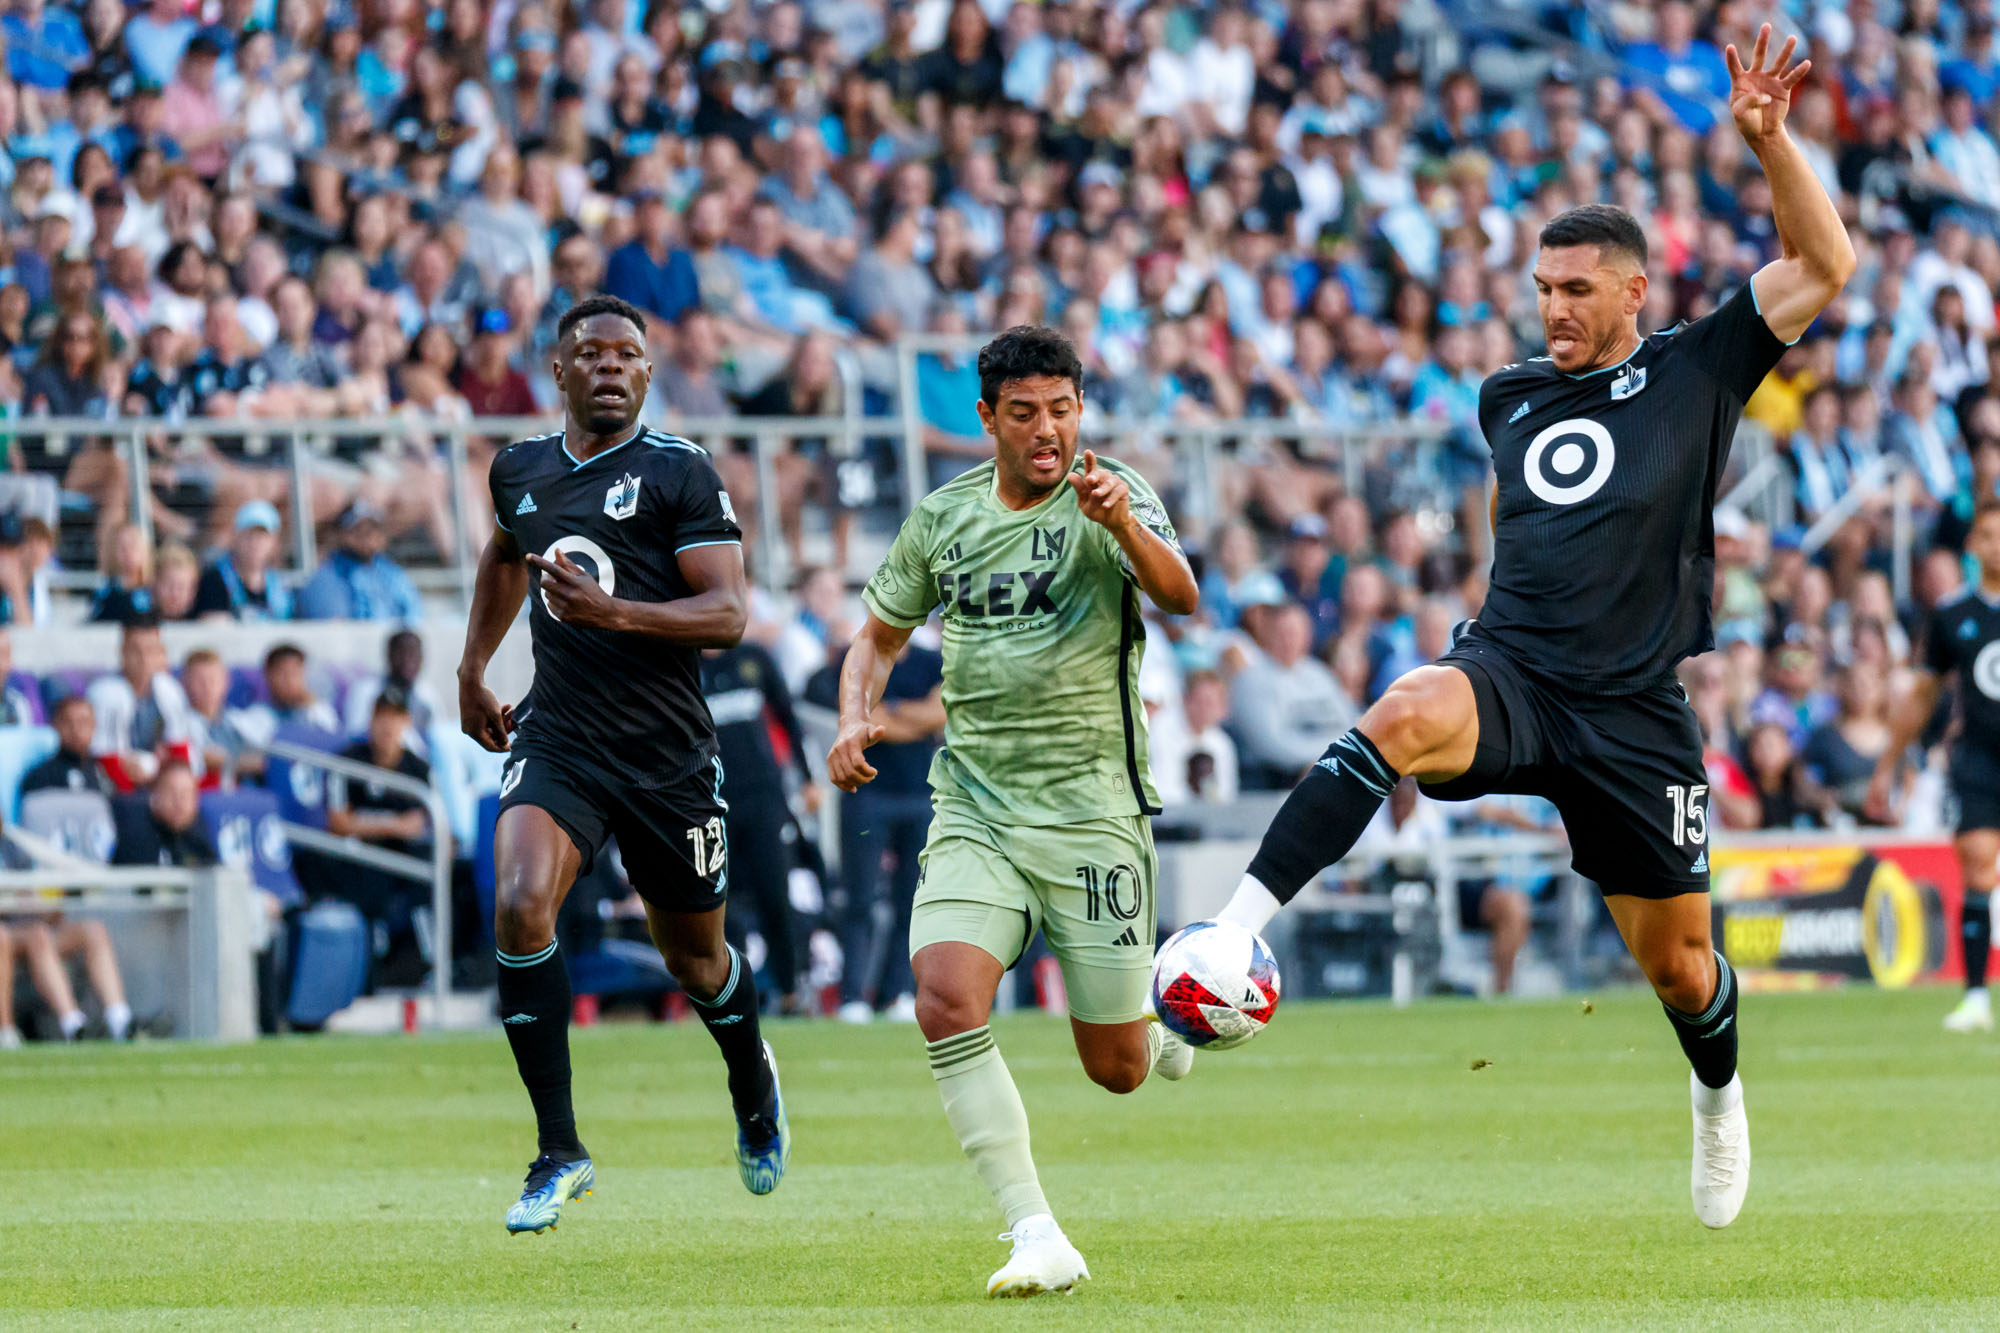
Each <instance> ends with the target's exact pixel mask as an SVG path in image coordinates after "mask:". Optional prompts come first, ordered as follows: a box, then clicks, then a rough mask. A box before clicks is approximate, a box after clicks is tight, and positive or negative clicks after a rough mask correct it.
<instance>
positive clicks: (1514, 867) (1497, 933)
mask: <svg viewBox="0 0 2000 1333" xmlns="http://www.w3.org/2000/svg"><path fill="white" fill-rule="evenodd" d="M1461 823H1462V824H1465V825H1468V826H1469V827H1468V828H1467V830H1466V831H1468V832H1475V833H1483V834H1488V835H1501V836H1505V835H1507V834H1510V833H1511V834H1522V833H1539V834H1554V835H1556V836H1558V837H1560V836H1562V833H1563V828H1562V821H1561V819H1560V818H1558V817H1557V815H1556V812H1555V807H1554V806H1552V805H1550V804H1549V803H1548V802H1547V801H1545V800H1543V799H1542V798H1541V797H1538V796H1506V795H1494V796H1487V797H1482V798H1481V799H1480V800H1479V802H1478V803H1477V804H1476V805H1474V806H1473V808H1472V810H1471V811H1470V815H1469V818H1465V817H1461ZM1549 879H1550V876H1549V873H1548V872H1547V871H1546V870H1545V869H1539V868H1538V867H1537V866H1536V863H1535V861H1534V858H1532V857H1515V858H1509V859H1508V860H1506V861H1502V862H1501V863H1499V864H1498V865H1496V866H1495V867H1494V874H1493V875H1492V876H1491V877H1490V878H1486V879H1480V878H1470V879H1464V880H1461V881H1459V885H1458V920H1459V928H1460V929H1461V930H1483V931H1485V932H1487V934H1488V936H1489V942H1488V946H1487V959H1488V961H1489V962H1490V963H1491V964H1492V966H1493V993H1494V994H1495V995H1505V994H1507V993H1508V992H1509V991H1511V990H1513V988H1514V961H1515V959H1516V958H1518V957H1519V956H1520V953H1521V946H1522V945H1524V944H1526V943H1527V942H1528V929H1529V926H1530V925H1531V918H1532V908H1531V906H1530V903H1531V900H1532V899H1533V897H1534V896H1535V895H1536V894H1537V893H1539V892H1541V891H1542V890H1543V889H1544V888H1545V887H1546V886H1547V884H1548V882H1549Z"/></svg>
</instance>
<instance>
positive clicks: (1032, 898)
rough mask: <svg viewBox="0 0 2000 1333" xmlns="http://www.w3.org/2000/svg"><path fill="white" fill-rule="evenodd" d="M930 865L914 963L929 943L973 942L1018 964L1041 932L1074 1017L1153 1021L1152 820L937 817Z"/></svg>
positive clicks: (922, 888) (914, 925)
mask: <svg viewBox="0 0 2000 1333" xmlns="http://www.w3.org/2000/svg"><path fill="white" fill-rule="evenodd" d="M921 864H922V866H923V877H922V879H921V880H920V881H919V882H918V885H917V899H916V904H915V906H914V907H913V908H912V909H911V911H910V953H911V954H912V955H913V956H914V955H915V954H916V953H917V951H918V950H920V949H922V948H923V947H924V946H925V945H927V944H940V943H945V942H955V943H960V944H975V945H977V946H979V947H980V948H982V949H984V950H986V952H988V953H990V954H992V955H993V956H994V957H995V958H997V959H999V960H1000V962H1001V964H1002V965H1003V966H1006V967H1012V966H1013V965H1014V962H1015V960H1017V959H1018V958H1020V956H1021V953H1022V951H1023V950H1025V949H1026V948H1027V947H1028V941H1029V940H1031V939H1033V938H1034V935H1035V931H1036V929H1037V928H1039V929H1040V930H1041V932H1042V937H1043V938H1044V939H1046V940H1047V941H1048V942H1049V949H1050V951H1051V952H1052V953H1054V954H1055V956H1056V961H1057V962H1058V963H1060V964H1061V965H1062V974H1063V987H1064V989H1065V990H1066V991H1068V993H1069V1012H1070V1017H1072V1018H1077V1019H1081V1020H1082V1021H1084V1022H1086V1023H1129V1022H1131V1021H1132V1020H1134V1019H1136V1018H1140V1017H1143V1016H1144V1006H1145V1002H1146V986H1147V983H1148V981H1149V979H1150V977H1151V972H1152V966H1153V926H1154V922H1155V918H1156V915H1157V913H1158V910H1159V898H1158V894H1157V890H1158V881H1159V858H1158V856H1157V855H1155V853H1154V851H1153V828H1152V825H1151V823H1149V822H1148V821H1147V819H1146V817H1145V816H1143V815H1129V816H1123V817H1119V818H1111V819H1092V820H1088V821H1086V822H1084V823H1080V824H1052V825H1045V826H1039V827H1034V826H1027V825H1014V824H989V823H986V822H985V821H983V820H979V819H975V818H971V817H969V816H967V815H964V814H960V813H956V812H947V811H943V810H940V811H939V812H938V813H937V815H936V817H935V818H934V819H932V821H931V832H930V841H929V842H928V843H927V844H926V845H925V847H924V852H923V856H922V858H921Z"/></svg>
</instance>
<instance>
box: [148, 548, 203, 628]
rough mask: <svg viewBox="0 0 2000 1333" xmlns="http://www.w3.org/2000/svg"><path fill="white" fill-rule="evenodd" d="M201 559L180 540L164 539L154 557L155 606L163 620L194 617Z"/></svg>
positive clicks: (190, 618) (199, 582)
mask: <svg viewBox="0 0 2000 1333" xmlns="http://www.w3.org/2000/svg"><path fill="white" fill-rule="evenodd" d="M200 586H201V562H200V561H198V560H196V559H195V558H194V552H193V551H190V550H189V549H188V548H187V547H186V546H185V545H183V544H182V543H180V542H163V543H161V545H160V549H159V553H158V555H156V556H155V557H154V560H153V605H154V607H155V608H156V609H157V611H158V612H159V617H160V619H161V620H162V621H170V620H192V619H194V596H195V592H196V590H197V589H199V588H200Z"/></svg>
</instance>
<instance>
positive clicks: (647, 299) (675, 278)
mask: <svg viewBox="0 0 2000 1333" xmlns="http://www.w3.org/2000/svg"><path fill="white" fill-rule="evenodd" d="M632 205H633V212H632V224H633V230H632V239H631V240H629V241H627V242H626V243H625V244H624V245H621V246H619V247H618V248H617V249H616V250H613V251H612V252H611V258H610V260H609V262H608V264H607V266H606V268H605V271H604V290H605V291H607V292H609V293H610V294H611V295H613V296H616V297H620V298H622V299H624V300H627V301H630V302H631V303H632V304H633V305H635V306H637V307H639V309H641V310H643V311H645V312H646V313H647V314H649V315H652V316H653V317H655V318H656V319H659V320H661V321H663V322H664V323H667V324H671V323H673V322H674V321H675V320H677V319H679V318H680V317H681V315H682V314H683V313H684V312H686V311H688V310H690V309H693V308H694V307H695V306H697V305H698V304H699V303H700V301H701V292H700V290H699V288H698V287H697V285H696V283H695V276H694V264H693V262H692V261H691V260H690V259H689V258H688V253H687V251H685V250H682V249H679V248H677V247H675V246H674V245H673V244H672V243H671V238H672V233H673V224H674V217H673V213H672V211H671V210H669V209H668V208H667V201H666V196H664V195H662V194H661V193H660V192H659V191H658V190H653V189H647V190H641V191H639V193H638V194H637V195H636V196H635V197H634V199H633V201H632Z"/></svg>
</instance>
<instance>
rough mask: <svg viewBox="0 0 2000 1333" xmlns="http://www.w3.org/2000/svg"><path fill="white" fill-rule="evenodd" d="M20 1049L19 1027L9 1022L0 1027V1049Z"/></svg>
mask: <svg viewBox="0 0 2000 1333" xmlns="http://www.w3.org/2000/svg"><path fill="white" fill-rule="evenodd" d="M20 1049H21V1029H19V1028H17V1027H15V1026H14V1025H13V1024H12V1023H9V1024H8V1025H7V1026H6V1027H4V1028H0V1051H18V1050H20Z"/></svg>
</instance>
